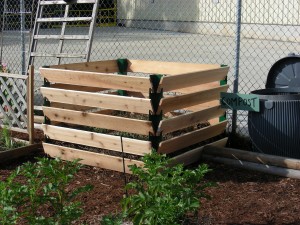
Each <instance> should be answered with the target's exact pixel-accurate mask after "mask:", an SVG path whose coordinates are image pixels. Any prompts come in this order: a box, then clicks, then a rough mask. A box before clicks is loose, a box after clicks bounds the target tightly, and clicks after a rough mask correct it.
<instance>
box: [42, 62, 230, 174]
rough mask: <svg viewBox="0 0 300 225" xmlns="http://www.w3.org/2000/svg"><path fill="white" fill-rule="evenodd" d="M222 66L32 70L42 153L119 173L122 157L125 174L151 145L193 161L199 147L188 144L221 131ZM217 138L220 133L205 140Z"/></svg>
mask: <svg viewBox="0 0 300 225" xmlns="http://www.w3.org/2000/svg"><path fill="white" fill-rule="evenodd" d="M228 70H229V68H228V67H227V66H220V65H214V64H189V63H177V62H158V61H157V62H156V61H141V60H128V59H118V60H109V61H98V62H87V63H75V64H65V65H55V66H50V67H47V68H45V67H44V68H40V73H41V75H42V76H43V77H44V78H45V85H44V87H42V88H41V92H42V94H43V96H44V97H45V104H44V105H45V106H44V107H43V112H44V115H45V124H43V125H42V128H43V130H44V133H45V136H46V141H45V143H43V146H44V151H45V153H47V154H49V155H50V156H52V157H60V158H62V159H64V160H73V159H76V158H80V159H82V161H81V163H83V164H87V165H91V166H97V167H102V168H106V169H111V170H116V171H123V160H124V163H125V170H126V172H129V169H128V167H127V166H128V165H131V164H138V165H141V164H142V163H141V161H140V160H139V156H143V155H144V154H146V153H150V152H151V151H153V149H154V150H156V151H158V152H159V153H163V154H169V155H170V156H172V157H174V162H183V163H185V164H189V163H193V162H195V161H196V160H197V159H199V151H200V150H201V147H200V148H199V146H196V147H197V148H194V149H193V148H191V146H195V144H198V143H203V141H205V140H209V139H211V138H212V137H215V136H218V135H220V134H222V133H224V131H225V128H226V124H227V121H226V119H225V117H224V113H225V112H224V110H223V109H221V108H220V104H219V98H220V92H226V91H227V89H228V85H227V84H226V76H227V73H228ZM204 122H205V123H204ZM203 124H206V125H205V126H203ZM120 136H122V138H121V137H120ZM66 143H67V144H66ZM225 143H226V138H224V139H222V140H217V141H214V142H213V143H210V144H211V145H218V146H222V145H223V146H224V145H225ZM189 147H190V148H189ZM89 148H92V149H93V150H92V151H90V150H89ZM95 148H96V149H98V150H99V151H98V150H95ZM197 157H198V158H197Z"/></svg>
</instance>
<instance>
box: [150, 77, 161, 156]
mask: <svg viewBox="0 0 300 225" xmlns="http://www.w3.org/2000/svg"><path fill="white" fill-rule="evenodd" d="M162 77H163V75H160V74H152V75H150V81H151V83H152V89H150V90H149V96H150V99H151V104H152V109H153V112H151V111H149V121H151V122H152V127H153V131H154V133H155V134H154V135H152V134H149V141H151V144H152V148H153V150H154V151H157V150H158V147H159V143H160V142H161V141H162V133H161V132H160V134H159V135H157V132H158V126H159V123H160V121H161V120H162V117H163V112H162V111H161V112H158V108H159V103H160V100H161V99H162V98H163V90H160V92H158V87H159V84H160V80H161V78H162Z"/></svg>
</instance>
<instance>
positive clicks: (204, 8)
mask: <svg viewBox="0 0 300 225" xmlns="http://www.w3.org/2000/svg"><path fill="white" fill-rule="evenodd" d="M215 1H219V3H217V4H216V3H214V2H215ZM242 3H243V5H242V23H243V25H242V36H243V37H247V38H258V39H269V40H281V41H292V42H297V41H298V42H300V0H243V1H242ZM118 19H119V20H120V21H121V22H123V23H125V25H126V26H128V27H138V28H147V29H162V30H170V31H177V32H191V33H201V34H215V35H225V36H234V35H235V30H236V28H235V21H236V0H118Z"/></svg>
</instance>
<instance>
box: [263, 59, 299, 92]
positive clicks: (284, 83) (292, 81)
mask: <svg viewBox="0 0 300 225" xmlns="http://www.w3.org/2000/svg"><path fill="white" fill-rule="evenodd" d="M266 88H300V55H295V54H290V55H289V56H287V57H285V58H282V59H280V60H278V61H277V62H276V63H275V64H274V65H273V66H272V67H271V69H270V71H269V74H268V78H267V83H266Z"/></svg>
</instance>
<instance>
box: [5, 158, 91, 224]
mask: <svg viewBox="0 0 300 225" xmlns="http://www.w3.org/2000/svg"><path fill="white" fill-rule="evenodd" d="M80 167H81V165H80V164H78V161H73V162H65V163H63V162H62V161H61V160H60V159H54V160H51V159H47V158H38V161H37V162H36V163H30V162H28V163H25V164H24V165H23V166H21V167H19V168H18V169H17V170H16V171H15V172H13V173H12V174H11V175H10V176H9V178H8V179H7V181H6V182H2V183H1V185H0V193H1V194H2V195H1V196H0V202H1V203H2V204H1V205H0V223H1V224H16V222H17V220H18V218H22V219H24V220H26V221H27V222H28V223H29V224H31V225H34V224H59V225H68V224H70V223H71V222H72V221H74V220H76V219H78V218H79V217H80V216H81V215H82V213H83V211H82V209H81V207H80V206H81V203H80V202H78V201H74V198H75V197H76V196H77V195H78V194H80V193H82V192H86V191H89V190H91V189H92V186H90V185H87V186H83V187H79V188H76V189H73V190H72V191H68V185H69V183H70V182H71V181H72V179H73V178H74V175H75V174H76V173H77V172H78V170H79V169H80ZM17 176H20V177H23V178H24V179H25V182H24V183H20V182H17V181H15V178H16V177H17ZM20 206H21V207H20ZM44 209H48V210H47V211H50V212H51V213H50V215H49V214H48V215H47V214H45V213H44V211H45V210H44ZM7 221H8V222H7Z"/></svg>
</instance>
